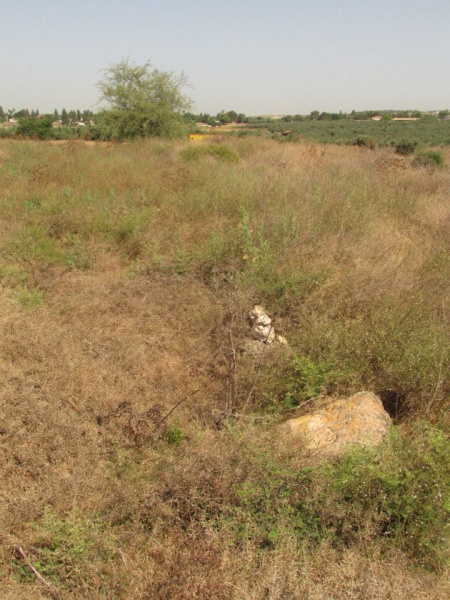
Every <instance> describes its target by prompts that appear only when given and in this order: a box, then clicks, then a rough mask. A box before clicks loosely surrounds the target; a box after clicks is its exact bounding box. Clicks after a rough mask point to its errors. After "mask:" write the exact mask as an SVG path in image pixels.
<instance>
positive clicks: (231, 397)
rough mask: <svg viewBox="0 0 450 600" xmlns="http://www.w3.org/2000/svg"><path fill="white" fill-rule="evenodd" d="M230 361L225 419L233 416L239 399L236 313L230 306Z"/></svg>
mask: <svg viewBox="0 0 450 600" xmlns="http://www.w3.org/2000/svg"><path fill="white" fill-rule="evenodd" d="M230 315H231V319H230V328H229V330H228V331H229V335H230V361H229V372H228V393H227V401H226V405H225V418H227V417H228V416H229V415H231V414H233V411H234V409H235V404H236V397H237V376H238V374H237V362H236V347H235V344H234V336H233V322H234V313H233V310H232V308H231V306H230Z"/></svg>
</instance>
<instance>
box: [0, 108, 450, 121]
mask: <svg viewBox="0 0 450 600" xmlns="http://www.w3.org/2000/svg"><path fill="white" fill-rule="evenodd" d="M377 115H379V116H381V117H382V119H383V120H386V121H389V120H391V119H393V118H408V117H413V118H414V117H415V118H423V117H428V118H429V117H430V116H435V117H437V118H439V119H443V118H445V117H447V116H449V115H450V110H441V111H439V112H437V111H436V112H435V113H424V112H422V111H419V110H364V111H355V110H353V111H352V112H351V113H345V112H342V111H341V112H338V113H337V112H319V111H318V110H314V111H312V112H311V113H310V114H309V115H301V114H296V115H285V116H283V117H282V118H281V120H282V121H285V122H286V123H291V122H299V121H337V120H340V119H353V120H365V119H371V118H373V117H375V116H377ZM42 116H45V117H46V118H50V117H51V118H52V119H53V120H54V121H60V122H61V124H63V125H70V124H74V123H80V122H84V123H89V122H91V121H92V120H93V119H94V118H95V113H94V112H93V111H92V110H83V111H81V110H69V111H68V110H66V109H65V108H63V109H62V110H61V112H59V111H58V109H56V108H55V110H54V112H53V113H50V114H48V113H47V114H45V115H41V114H40V113H39V110H34V109H33V110H31V111H30V110H28V109H27V108H22V109H21V110H18V111H16V109H14V108H13V109H8V110H7V111H4V110H3V108H2V107H1V106H0V119H1V120H6V119H17V120H19V119H23V118H33V117H42ZM183 116H184V119H185V121H187V122H192V123H205V124H207V125H211V126H217V125H226V124H228V123H257V122H258V121H260V122H261V121H267V120H268V119H269V120H270V117H262V116H259V117H251V116H247V115H245V114H244V113H238V112H236V111H234V110H229V111H221V112H219V113H217V114H216V115H210V114H209V113H199V114H195V113H190V112H185V113H184V115H183Z"/></svg>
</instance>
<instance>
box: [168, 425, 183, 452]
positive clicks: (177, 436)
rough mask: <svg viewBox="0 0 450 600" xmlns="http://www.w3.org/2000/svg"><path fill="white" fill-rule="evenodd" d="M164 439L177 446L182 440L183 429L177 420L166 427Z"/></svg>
mask: <svg viewBox="0 0 450 600" xmlns="http://www.w3.org/2000/svg"><path fill="white" fill-rule="evenodd" d="M166 440H167V443H168V444H170V445H171V446H179V445H180V444H181V442H182V441H183V440H184V431H183V430H182V429H181V427H180V425H179V423H178V421H174V422H173V423H172V425H171V426H170V427H169V428H168V429H167V431H166Z"/></svg>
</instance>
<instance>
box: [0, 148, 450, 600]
mask: <svg viewBox="0 0 450 600" xmlns="http://www.w3.org/2000/svg"><path fill="white" fill-rule="evenodd" d="M227 144H228V145H229V147H230V148H231V149H232V150H234V151H235V152H236V153H237V154H238V155H239V156H240V157H241V160H240V162H239V163H238V164H236V165H234V164H231V165H230V164H227V163H220V162H218V161H215V160H213V159H211V160H207V161H204V162H199V163H193V164H189V165H187V164H185V163H184V162H183V161H182V159H181V158H180V151H181V150H182V149H183V148H184V147H185V144H183V143H173V144H172V143H166V142H157V143H153V142H151V143H148V142H142V143H135V144H123V145H95V146H92V145H91V146H87V145H85V144H82V143H75V142H73V143H72V142H69V143H67V144H64V145H52V144H51V143H36V142H26V143H24V142H13V141H9V140H6V141H5V140H2V141H1V144H0V185H1V189H2V193H1V198H0V218H1V220H2V227H3V231H4V232H5V233H4V235H3V237H2V239H1V240H0V268H2V269H3V272H2V276H1V279H0V284H1V285H0V332H1V334H0V458H1V466H2V470H1V476H0V477H1V478H0V531H1V533H0V539H1V543H2V548H3V549H2V552H1V554H0V596H1V598H5V600H6V599H9V598H33V599H40V598H45V597H48V593H47V592H46V590H45V589H44V588H43V587H42V586H39V585H38V584H37V583H36V581H34V580H33V578H32V577H31V576H30V574H29V573H28V575H27V574H26V569H25V573H24V572H22V573H21V572H20V566H23V564H22V565H21V564H20V561H18V560H17V557H14V555H13V552H12V551H11V548H12V547H13V546H15V545H20V546H22V547H24V548H26V549H27V550H28V552H29V554H30V556H31V557H32V559H33V560H34V561H35V562H36V564H39V565H42V566H41V567H40V568H42V569H43V571H44V572H43V574H44V576H45V575H46V574H47V573H48V574H47V577H50V578H51V580H52V582H53V583H54V585H55V586H56V587H57V588H58V589H59V591H60V595H61V598H80V599H81V598H92V599H97V598H111V599H113V598H123V599H125V598H126V599H129V598H133V599H136V600H138V599H142V600H144V599H145V600H150V599H152V600H153V599H163V598H164V599H165V598H171V599H174V600H175V599H182V598H186V599H187V598H189V599H191V598H201V599H203V598H204V599H206V598H208V599H217V600H219V599H224V600H225V599H230V598H235V599H236V600H241V599H249V600H250V599H251V600H256V599H258V600H259V599H263V598H266V599H273V600H278V599H279V600H282V599H292V600H296V599H299V600H300V599H303V598H305V599H306V598H309V599H315V600H319V599H334V598H336V599H338V598H349V599H354V600H366V599H367V600H368V599H375V598H377V599H386V600H387V599H394V598H395V599H397V598H403V597H408V598H411V600H419V599H425V598H430V597H433V598H436V599H441V598H442V599H444V598H447V597H448V596H449V594H450V588H449V586H448V581H446V579H445V577H442V576H441V577H439V576H437V575H429V574H425V573H424V572H423V571H417V570H414V569H413V568H412V563H411V562H410V560H409V559H408V558H407V557H406V556H404V555H401V554H399V553H395V552H391V553H388V554H386V553H384V554H382V553H381V551H378V550H377V548H376V547H374V548H368V547H366V546H365V545H364V544H363V543H361V545H359V546H358V545H356V546H354V547H351V548H346V549H341V550H339V551H338V550H336V549H334V548H333V547H332V546H331V545H330V544H329V543H328V542H327V541H324V542H322V543H320V544H318V545H317V546H315V547H314V548H312V547H307V546H306V545H305V547H301V546H299V545H298V542H296V541H295V540H294V539H290V538H289V537H287V538H286V539H285V540H284V545H283V546H282V547H279V548H276V549H274V550H272V551H270V552H269V551H264V550H262V549H261V548H259V547H258V545H257V544H252V543H246V544H243V545H241V546H240V545H239V544H236V543H235V540H233V539H232V537H230V534H229V531H228V530H227V528H226V527H224V528H223V529H220V528H217V523H216V524H214V523H212V520H213V519H211V522H210V521H208V519H207V518H206V517H205V514H210V513H208V511H212V513H213V514H214V515H215V517H217V515H218V514H219V513H221V511H223V512H226V510H227V508H226V507H229V506H231V505H232V503H233V501H234V499H235V487H234V486H235V484H236V481H241V480H243V478H244V479H245V477H246V476H247V475H250V474H251V471H249V472H248V473H247V471H246V470H250V469H251V468H252V466H253V465H252V463H246V462H245V461H243V460H242V456H241V455H242V452H241V451H242V448H243V446H239V444H236V438H235V437H233V436H230V435H229V433H228V431H227V430H226V429H225V430H223V429H222V430H216V429H215V428H214V422H215V420H216V417H217V413H220V412H221V411H222V410H223V409H224V406H225V398H226V393H227V391H226V390H227V383H228V377H229V362H228V361H229V352H230V343H229V328H230V321H229V320H228V321H227V317H229V314H230V307H231V310H232V311H234V313H235V315H236V317H235V325H234V326H235V331H234V333H235V335H236V340H237V341H238V340H239V338H241V337H242V336H243V335H245V322H244V315H245V312H246V310H247V307H248V306H249V305H251V304H252V303H255V302H264V303H266V304H267V305H268V306H269V308H270V309H271V311H272V314H274V315H275V316H276V317H277V321H276V324H277V327H278V328H279V329H281V330H283V332H284V333H287V335H288V336H289V338H290V340H291V342H292V344H293V346H294V347H295V349H296V350H298V351H300V352H301V351H304V352H305V353H307V354H309V355H311V356H312V357H313V358H317V357H319V358H323V357H324V356H328V354H330V353H333V352H334V354H335V356H336V360H342V361H344V360H347V358H348V360H349V362H351V363H352V365H357V367H358V368H360V371H358V373H357V378H356V383H355V384H354V385H356V386H358V385H361V382H365V383H366V384H367V385H372V387H373V388H376V387H377V386H378V388H379V389H382V387H383V386H384V387H385V388H387V387H389V386H392V387H395V386H397V387H398V389H399V390H400V391H401V393H404V394H405V395H408V394H409V396H408V398H409V399H410V405H411V406H412V407H413V408H414V410H415V411H416V412H420V413H421V414H422V415H423V414H424V413H426V410H425V409H424V408H423V407H424V406H425V407H426V406H429V407H431V409H432V410H431V417H432V418H435V419H436V420H437V419H438V418H439V414H440V410H441V409H442V408H444V407H445V406H447V401H448V385H449V384H448V377H447V375H446V373H445V369H446V367H445V364H443V363H439V360H438V359H439V357H440V356H442V357H443V360H444V358H445V356H447V355H446V354H445V352H446V349H445V346H442V347H440V348H439V349H438V350H439V351H436V353H435V354H430V353H431V352H432V348H433V343H432V341H430V343H429V345H425V342H424V346H423V348H424V349H423V352H424V353H428V354H427V355H426V356H428V355H430V356H431V357H430V358H429V361H428V362H426V361H425V362H420V361H419V362H415V363H412V366H411V367H410V368H409V367H408V368H406V367H405V370H404V372H401V370H400V368H397V367H396V368H397V370H395V369H394V368H393V370H392V373H389V372H387V371H389V369H388V368H387V367H386V365H388V364H395V365H397V363H398V364H400V363H401V361H402V357H403V358H404V357H405V356H408V357H409V355H408V352H410V351H412V350H411V349H413V348H414V347H415V344H416V338H414V337H413V335H412V332H413V331H414V330H415V329H417V331H418V332H419V334H420V335H421V332H422V331H426V330H430V332H431V333H430V339H431V336H432V335H435V334H434V331H436V332H438V333H439V335H441V336H442V337H441V338H437V337H436V338H435V339H436V340H438V341H437V342H436V343H437V344H440V343H441V342H440V341H439V340H444V341H445V338H444V334H443V331H444V329H445V326H448V315H449V313H448V310H449V307H448V298H449V277H448V275H449V263H448V262H446V260H447V258H446V257H447V254H446V253H448V252H449V248H450V233H449V232H450V227H449V224H450V206H449V204H448V185H449V172H448V170H446V169H443V170H441V171H435V172H427V171H414V170H412V169H409V168H405V169H403V168H397V167H396V166H395V164H394V166H389V168H386V166H385V165H386V161H390V160H391V158H392V156H391V154H389V153H388V152H387V151H386V150H374V151H368V150H365V149H361V148H356V147H345V148H341V147H332V146H327V147H322V146H320V145H317V144H312V143H311V144H305V145H291V144H282V145H280V144H276V143H275V142H272V141H270V140H263V139H246V140H239V139H235V140H231V141H229V142H227ZM446 158H447V163H448V162H450V154H449V152H448V151H447V157H446ZM242 207H245V208H246V210H247V212H248V215H249V223H248V225H247V226H248V228H249V231H250V237H251V238H252V239H251V243H250V242H249V241H248V240H247V242H246V243H247V245H245V244H244V242H243V241H242V235H243V230H244V229H245V224H243V217H242ZM258 231H260V233H261V235H260V236H259V237H258ZM247 233H248V232H247ZM214 236H216V237H215V238H214ZM214 239H215V241H214ZM211 240H212V241H211ZM264 240H266V241H267V246H265V245H264V243H263V241H264ZM214 244H216V245H214ZM244 252H245V253H247V254H248V256H249V258H245V259H244V258H243V253H244ZM264 252H267V253H268V254H270V255H271V259H270V261H269V262H267V263H266V262H265V257H264ZM245 261H247V264H246V263H245ZM283 277H284V278H286V277H291V278H292V280H293V281H294V280H295V284H296V286H297V287H296V288H295V290H296V291H295V293H292V294H291V295H289V294H287V292H286V294H287V295H286V296H283V295H281V296H280V295H278V296H277V293H278V292H274V291H273V288H272V287H271V285H272V280H274V281H275V280H276V279H277V278H278V279H279V280H280V281H285V279H283ZM302 277H303V279H302ZM304 281H306V283H302V282H304ZM311 282H312V283H311ZM283 285H285V284H283ZM302 286H303V287H302ZM36 291H37V292H39V293H40V294H42V296H33V295H32V294H33V293H34V292H36ZM20 294H22V296H20ZM18 298H19V299H20V298H22V300H21V301H20V300H19V302H18V301H17V299H18ZM20 302H22V303H20ZM380 306H381V307H382V308H383V311H384V312H383V311H381V309H380ZM33 307H34V308H33ZM388 309H389V310H391V309H392V314H393V315H394V317H395V318H394V321H395V319H398V320H397V321H395V323H394V325H392V328H391V329H389V328H387V329H386V330H383V332H382V333H380V335H379V336H378V337H377V336H376V335H375V333H376V331H378V329H377V328H381V327H382V324H383V323H385V320H383V319H384V318H385V315H386V314H388V312H389V310H388ZM394 309H395V310H394ZM410 311H412V312H410ZM389 314H391V313H389ZM408 314H412V319H413V323H412V325H411V326H410V325H409V324H408ZM405 315H406V316H405ZM403 317H404V321H402V322H400V321H401V319H403ZM403 322H404V323H405V324H404V325H402V323H403ZM402 327H403V329H402ZM433 327H435V328H436V329H433ZM368 330H371V331H372V330H373V331H375V333H374V334H373V336H372V337H370V336H369V337H367V335H366V334H367V331H368ZM394 330H395V331H400V333H399V337H398V339H397V341H396V342H395V344H393V346H395V348H397V347H398V348H400V350H398V354H395V353H393V351H392V345H390V344H388V343H387V342H385V340H386V336H391V335H392V332H393V331H394ZM438 333H436V335H438ZM420 335H419V337H420ZM389 339H390V340H391V339H392V338H389ZM405 340H406V341H405ZM445 343H447V341H445ZM402 344H403V345H402ZM347 348H348V352H347ZM368 349H369V350H370V352H369V350H368ZM420 351H422V349H421V350H420ZM321 352H322V354H321ZM383 352H384V353H385V354H383ZM327 353H328V354H327ZM358 353H359V354H358ZM424 355H425V354H424ZM355 356H356V357H357V360H354V359H355ZM374 357H375V358H374ZM399 357H400V358H399ZM350 359H351V360H350ZM375 359H376V360H377V361H379V362H378V363H377V364H375V362H376V361H375ZM408 360H409V358H408ZM358 361H359V362H358ZM396 361H397V362H396ZM405 362H406V359H405ZM380 365H381V366H380ZM417 365H419V367H421V365H424V366H423V367H421V368H422V370H423V373H419V375H420V377H419V375H417V377H416V371H417V369H418V367H417ZM430 365H434V367H433V368H431V367H430ZM278 366H279V365H278ZM281 366H283V365H281ZM276 368H277V365H274V372H275V371H276ZM354 368H355V369H356V366H355V367H354ZM408 369H409V370H408ZM433 369H434V370H433ZM413 371H414V373H413ZM386 373H387V374H386ZM240 375H241V376H242V379H241V380H240V385H241V386H242V389H241V390H240V393H241V396H240V399H242V397H245V394H246V388H245V385H246V381H247V380H248V378H249V377H250V376H249V375H248V374H246V373H245V372H242V373H240ZM413 375H414V376H413ZM246 377H247V380H246ZM408 378H409V379H408ZM261 381H262V384H264V381H265V380H264V378H262V380H261ZM343 385H348V386H351V385H352V384H351V383H349V381H346V382H345V384H343ZM414 386H417V388H416V389H415V388H414ZM420 386H422V387H420ZM278 387H281V382H280V385H279V386H278ZM396 389H397V388H396ZM417 390H418V391H417ZM430 390H431V391H430ZM269 391H270V392H271V393H272V392H273V390H269V388H267V390H264V389H261V390H258V395H257V399H258V400H259V399H262V398H264V397H265V396H264V393H265V392H267V393H269ZM416 392H417V393H416ZM433 394H434V395H433ZM266 395H267V394H266ZM180 400H183V402H182V403H181V404H180V406H179V407H178V408H177V409H176V411H175V412H174V413H173V414H172V415H171V416H170V418H169V419H167V421H166V422H164V423H162V424H161V419H162V418H163V417H164V415H166V414H167V413H168V411H170V410H171V408H173V407H174V406H175V405H176V404H177V403H178V402H179V401H180ZM426 403H428V404H426ZM414 410H413V412H414ZM428 416H430V410H429V411H428ZM175 419H178V421H179V425H177V426H180V427H181V429H182V430H183V432H184V436H185V440H184V441H183V442H182V444H181V445H180V446H175V445H173V446H172V445H170V444H168V442H167V438H166V436H165V433H166V429H167V426H168V425H170V424H173V423H174V422H175V421H174V420H175ZM246 435H247V437H246ZM270 436H271V434H270V432H269V433H267V432H266V431H265V430H264V428H263V429H258V428H255V429H252V428H251V427H249V432H248V433H247V434H244V441H243V443H244V442H245V443H244V446H245V444H250V445H252V447H253V446H255V445H258V444H260V445H261V448H269V449H270V447H271V443H272V442H271V437H270ZM197 492H198V494H197ZM198 498H203V500H205V498H206V499H207V500H208V501H207V502H206V508H205V506H203V505H198V504H196V502H198ZM199 506H200V508H199ZM46 507H47V508H48V507H50V508H51V511H52V513H51V514H53V515H57V517H58V518H59V519H60V520H58V518H56V517H54V519H53V521H52V518H51V517H50V518H47V517H46V516H45V514H46V513H45V509H46ZM74 507H75V508H76V510H77V511H78V513H77V514H79V515H80V516H79V521H76V522H77V523H78V525H77V527H78V528H79V530H81V533H79V535H80V536H81V537H82V539H83V540H84V537H83V536H88V537H89V539H90V540H91V541H92V544H93V545H92V547H91V546H90V545H87V546H86V548H84V551H85V552H84V554H82V555H81V558H80V557H79V556H78V555H77V554H76V552H75V550H74V548H73V547H72V546H68V547H66V548H65V550H64V552H65V554H64V557H63V559H61V557H60V556H59V558H58V559H56V558H55V559H54V563H52V561H51V558H50V559H49V558H48V556H49V555H48V554H47V555H45V551H46V549H47V550H48V548H50V547H51V544H52V543H53V542H52V540H53V541H54V539H56V538H57V536H58V535H60V531H61V528H62V529H64V523H65V521H64V519H66V520H67V519H68V518H69V515H71V514H72V512H71V511H73V510H74ZM205 511H206V512H205ZM214 511H216V512H214ZM46 519H47V520H46ZM39 526H41V527H44V528H46V533H42V531H41V530H39ZM77 531H78V530H77ZM83 532H84V533H83ZM77 535H78V534H77ZM43 555H45V556H47V558H46V559H43V558H42V556H43ZM50 556H52V555H51V554H50ZM77 556H78V558H77ZM45 561H47V563H46V562H45ZM49 564H50V566H49ZM50 567H51V568H50ZM46 569H47V571H46Z"/></svg>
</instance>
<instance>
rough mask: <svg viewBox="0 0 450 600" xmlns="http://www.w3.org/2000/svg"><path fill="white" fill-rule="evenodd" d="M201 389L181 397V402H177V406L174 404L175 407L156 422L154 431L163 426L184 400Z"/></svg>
mask: <svg viewBox="0 0 450 600" xmlns="http://www.w3.org/2000/svg"><path fill="white" fill-rule="evenodd" d="M199 391H200V390H195V391H194V392H192V393H191V394H188V395H187V396H185V397H184V398H182V399H181V400H180V401H179V402H177V403H176V404H175V406H173V407H172V408H171V409H170V410H169V412H168V413H166V414H165V415H164V417H163V418H162V419H161V420H160V421H158V423H156V425H155V428H154V429H153V431H157V430H158V429H159V428H160V427H161V425H162V424H163V423H164V421H165V420H166V419H168V418H169V417H170V415H171V414H172V413H173V411H174V410H175V409H177V408H178V407H179V406H180V404H182V403H183V402H185V401H186V400H187V399H188V398H190V397H191V396H193V395H194V394H197V393H198V392H199Z"/></svg>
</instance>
